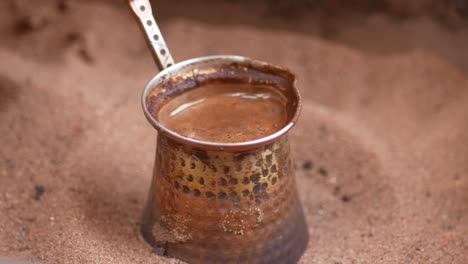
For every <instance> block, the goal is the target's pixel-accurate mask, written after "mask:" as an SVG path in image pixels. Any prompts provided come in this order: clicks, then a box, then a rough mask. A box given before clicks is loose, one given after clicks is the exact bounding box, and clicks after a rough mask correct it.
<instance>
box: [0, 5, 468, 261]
mask: <svg viewBox="0 0 468 264" xmlns="http://www.w3.org/2000/svg"><path fill="white" fill-rule="evenodd" d="M8 3H11V2H9V1H5V2H2V3H1V4H0V6H1V7H2V8H0V10H1V11H0V33H2V40H1V42H0V58H2V59H1V60H0V135H1V136H0V146H1V148H0V179H1V184H0V211H1V212H2V214H0V227H1V228H0V256H1V255H5V256H16V257H31V258H36V259H43V260H45V261H46V262H47V263H176V262H177V261H176V260H170V259H166V258H162V257H159V256H157V255H155V254H154V253H153V252H152V251H151V249H149V248H148V247H147V246H146V244H145V243H144V242H142V241H141V240H140V239H139V237H138V235H137V227H138V222H139V221H140V216H141V213H142V210H143V206H144V201H145V198H146V194H147V191H148V186H149V182H150V180H151V179H150V177H151V170H152V163H153V158H154V148H155V132H154V130H153V129H152V128H151V127H150V126H149V125H148V124H147V122H146V120H145V119H144V117H143V114H142V112H141V109H140V106H139V97H140V93H141V90H142V88H143V86H144V84H145V82H146V81H147V80H148V79H149V78H150V77H151V76H152V75H153V74H154V73H155V68H154V66H153V65H152V62H151V59H150V57H149V56H148V53H147V51H146V47H145V45H144V43H143V41H142V40H141V37H140V34H139V32H138V30H137V28H136V27H135V24H134V22H133V20H132V18H131V17H130V15H129V14H128V13H127V12H126V11H125V10H124V9H122V8H118V7H116V6H117V5H115V4H106V3H102V2H96V1H85V2H78V1H75V2H73V4H72V6H71V7H70V9H67V10H68V11H66V12H65V13H63V10H62V9H60V8H57V7H56V5H55V2H54V1H43V5H42V8H43V9H44V10H45V11H41V12H44V16H45V17H46V18H47V19H46V20H47V21H49V22H47V23H45V24H39V26H34V27H33V29H32V30H31V29H29V30H27V31H26V32H18V31H17V28H16V26H17V25H18V24H17V23H18V21H19V20H18V19H17V18H14V15H15V14H16V13H18V14H19V13H21V14H22V13H25V14H27V13H28V12H27V11H28V8H25V7H21V6H20V7H12V6H10V5H9V4H8ZM31 5H40V4H39V3H37V4H31ZM3 7H4V8H3ZM31 8H33V7H31ZM15 10H16V11H15ZM32 10H34V9H32ZM236 10H237V9H236ZM19 22H21V21H19ZM58 22H60V23H58ZM21 23H23V22H21ZM35 23H36V22H35ZM38 23H42V22H38ZM291 23H302V24H301V25H302V26H305V25H307V23H308V22H307V21H305V22H304V21H296V22H291ZM304 23H305V24H304ZM388 26H390V25H388ZM393 26H394V27H395V28H396V29H398V28H399V26H398V25H393ZM162 29H163V31H164V32H167V33H166V35H167V37H166V38H167V41H168V43H169V44H170V45H171V49H172V50H171V51H172V53H173V54H175V55H176V59H177V60H181V59H185V58H190V57H196V56H202V55H211V54H222V53H233V54H242V55H246V56H251V57H255V58H259V59H262V60H267V61H270V62H273V63H277V64H282V65H285V66H288V67H290V68H292V69H293V70H294V71H295V72H297V74H298V77H299V86H300V89H301V92H302V95H303V97H304V109H303V114H302V118H301V120H300V123H299V124H298V126H297V127H296V128H294V130H293V133H292V136H291V141H292V142H293V143H294V145H293V153H294V155H295V157H296V167H297V168H296V169H297V176H298V183H299V188H300V194H301V197H302V201H303V203H304V207H305V212H306V215H307V219H308V222H309V227H310V235H311V239H310V243H309V246H308V250H307V252H306V254H305V256H304V257H303V259H302V263H410V262H414V263H460V264H461V263H467V262H468V255H467V254H466V252H467V248H468V240H467V237H468V225H467V224H466V223H467V222H468V219H467V217H468V214H467V213H468V179H467V175H468V163H467V162H466V159H467V157H468V147H467V144H466V142H468V134H467V133H466V131H467V129H468V119H467V118H466V116H467V113H468V103H467V102H468V94H467V93H468V89H467V88H468V80H467V78H466V75H464V73H463V72H461V71H459V70H458V69H457V68H455V67H454V66H452V64H450V63H448V62H446V61H445V60H444V59H442V58H440V57H438V56H437V55H434V54H433V53H432V52H430V51H407V52H401V53H398V54H394V55H393V56H379V55H376V54H373V55H371V54H370V53H367V52H362V51H358V50H355V49H349V48H346V47H344V46H342V45H340V44H337V43H336V42H331V41H326V40H323V39H320V38H316V37H314V36H311V35H304V34H299V33H288V32H284V31H272V30H267V29H258V28H253V27H246V26H229V25H223V26H215V25H206V24H201V23H198V22H194V21H185V20H180V19H177V20H164V23H162ZM226 32H229V34H228V36H227V35H226ZM447 34H451V33H447ZM454 34H455V33H454ZM3 36H4V37H3ZM278 40H281V41H278ZM70 41H71V43H70ZM434 41H441V43H442V41H443V40H440V39H435V40H434ZM187 43H191V44H190V45H188V44H187ZM441 45H442V44H441ZM447 52H449V51H447Z"/></svg>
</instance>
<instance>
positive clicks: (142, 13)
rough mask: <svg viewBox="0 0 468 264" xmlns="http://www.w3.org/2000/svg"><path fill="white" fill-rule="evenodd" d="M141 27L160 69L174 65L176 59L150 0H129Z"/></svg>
mask: <svg viewBox="0 0 468 264" xmlns="http://www.w3.org/2000/svg"><path fill="white" fill-rule="evenodd" d="M128 3H129V4H130V7H131V8H132V10H133V13H134V14H135V16H136V18H137V20H138V22H139V24H140V28H141V30H142V32H143V34H144V35H145V39H146V43H147V44H148V47H149V48H150V50H151V55H152V56H153V58H154V61H155V62H156V65H157V66H158V68H159V70H161V71H162V70H164V69H165V68H167V67H170V66H172V65H174V59H173V58H172V56H171V53H170V52H169V49H168V48H167V44H166V42H165V41H164V38H163V36H162V34H161V31H160V30H159V27H158V25H157V24H156V20H155V19H154V17H153V11H152V9H151V4H150V2H149V0H128Z"/></svg>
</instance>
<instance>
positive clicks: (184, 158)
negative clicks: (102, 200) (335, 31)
mask: <svg viewBox="0 0 468 264" xmlns="http://www.w3.org/2000/svg"><path fill="white" fill-rule="evenodd" d="M208 82H230V83H251V84H268V85H270V86H272V87H275V88H277V89H278V90H279V91H281V93H283V94H284V95H285V97H286V98H287V99H288V107H287V113H288V120H289V122H288V124H287V125H285V126H284V127H283V128H282V129H280V130H279V131H278V132H276V133H274V134H273V135H270V136H267V137H264V138H261V139H257V140H253V141H249V142H240V143H214V142H204V141H199V140H196V139H191V138H187V137H184V136H181V135H178V134H176V133H174V132H173V131H170V130H168V129H167V128H165V127H164V126H162V125H161V124H160V123H159V122H158V121H157V113H158V110H159V109H160V107H161V106H162V105H164V103H165V102H167V101H168V100H170V99H171V98H172V97H173V96H176V95H177V94H179V93H183V92H184V91H186V90H188V89H196V87H198V86H200V85H203V84H204V83H208ZM142 104H143V109H144V112H145V115H146V117H147V118H148V120H149V121H150V123H151V124H152V125H153V126H154V127H155V128H156V129H157V130H158V132H159V133H158V144H157V151H156V160H155V167H154V172H153V181H152V184H151V188H150V193H149V198H148V202H147V207H146V209H145V213H144V217H143V221H142V226H141V232H142V235H143V237H144V238H145V240H146V241H148V243H149V244H151V245H152V246H153V247H154V248H155V249H157V251H158V252H160V253H163V254H166V255H169V256H172V257H176V258H179V259H181V260H184V261H187V262H189V263H295V262H296V261H297V260H298V259H299V258H300V256H301V255H302V253H303V251H304V250H305V248H306V244H307V241H308V229H307V226H306V222H305V219H304V215H303V211H302V206H301V203H300V201H299V198H298V194H297V189H296V183H295V178H294V170H293V165H292V161H291V155H290V151H289V142H288V135H287V132H288V130H289V129H290V128H291V127H292V126H293V125H294V123H295V122H296V121H297V118H298V115H299V111H300V97H299V94H298V91H297V89H296V87H295V77H294V75H293V74H291V73H290V72H289V71H287V70H285V69H283V68H280V67H276V66H271V65H269V64H266V63H262V62H258V61H253V60H250V59H247V58H244V57H238V56H216V57H205V58H200V59H193V60H189V61H185V62H181V63H179V64H176V65H174V66H173V67H171V68H169V69H166V70H164V71H162V72H161V73H159V74H158V75H157V76H156V77H155V78H154V79H153V80H152V81H151V82H150V83H149V84H148V85H147V87H146V89H145V91H144V94H143V97H142Z"/></svg>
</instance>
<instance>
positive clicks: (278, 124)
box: [157, 83, 287, 143]
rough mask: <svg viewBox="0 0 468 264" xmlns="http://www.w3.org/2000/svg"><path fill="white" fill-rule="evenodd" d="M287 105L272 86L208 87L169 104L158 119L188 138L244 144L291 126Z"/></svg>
mask: <svg viewBox="0 0 468 264" xmlns="http://www.w3.org/2000/svg"><path fill="white" fill-rule="evenodd" d="M285 104H286V98H284V96H282V95H281V93H280V92H279V91H277V90H275V89H274V88H271V87H268V86H260V85H250V84H225V83H223V84H219V83H216V84H207V85H204V86H202V87H198V88H195V89H193V90H190V91H187V92H185V93H183V94H182V95H179V96H177V97H176V98H174V99H172V100H171V101H169V102H168V103H167V104H166V105H164V106H163V107H162V108H161V110H160V111H159V114H158V117H157V119H158V120H159V122H160V123H161V124H162V125H164V126H165V127H167V128H168V129H170V130H172V131H175V132H176V133H178V134H180V135H183V136H186V137H190V138H195V139H198V140H203V141H210V142H221V143H234V142H244V141H249V140H254V139H259V138H262V137H265V136H268V135H270V134H273V133H275V132H276V131H278V130H279V129H281V128H282V127H283V126H284V125H285V124H286V122H287V115H286V107H285Z"/></svg>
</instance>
